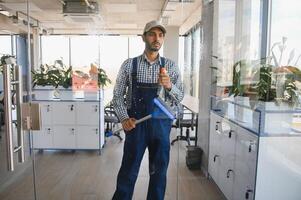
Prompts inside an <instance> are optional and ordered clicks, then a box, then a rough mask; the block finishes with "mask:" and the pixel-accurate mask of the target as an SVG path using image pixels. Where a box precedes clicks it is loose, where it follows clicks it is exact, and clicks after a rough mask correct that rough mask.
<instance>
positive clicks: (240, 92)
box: [229, 60, 247, 96]
mask: <svg viewBox="0 0 301 200" xmlns="http://www.w3.org/2000/svg"><path fill="white" fill-rule="evenodd" d="M246 66H247V63H246V60H240V61H238V62H236V63H235V64H234V65H233V77H232V86H231V89H230V93H229V96H231V95H234V96H244V95H245V85H243V84H241V82H240V79H241V69H242V68H245V67H246Z"/></svg>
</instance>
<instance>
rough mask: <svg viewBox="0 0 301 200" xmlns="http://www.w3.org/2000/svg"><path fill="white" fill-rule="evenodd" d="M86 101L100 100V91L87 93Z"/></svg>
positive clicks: (85, 93)
mask: <svg viewBox="0 0 301 200" xmlns="http://www.w3.org/2000/svg"><path fill="white" fill-rule="evenodd" d="M84 95H85V100H98V99H99V91H85V92H84Z"/></svg>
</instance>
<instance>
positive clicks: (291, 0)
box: [269, 0, 301, 69]
mask: <svg viewBox="0 0 301 200" xmlns="http://www.w3.org/2000/svg"><path fill="white" fill-rule="evenodd" d="M300 8H301V1H299V0H287V1H283V0H273V1H272V10H271V12H272V18H271V32H270V33H271V35H270V48H269V49H271V48H273V53H274V54H275V57H276V59H277V61H278V65H279V66H289V65H290V66H295V67H298V68H299V69H301V57H300V56H301V40H300V34H301V26H300V22H301V12H300ZM283 40H284V41H285V45H284V49H283V53H282V55H281V51H280V49H279V46H278V45H275V44H277V43H279V42H280V43H281V42H282V41H283ZM273 46H274V47H273ZM290 57H291V58H290ZM274 64H276V63H274Z"/></svg>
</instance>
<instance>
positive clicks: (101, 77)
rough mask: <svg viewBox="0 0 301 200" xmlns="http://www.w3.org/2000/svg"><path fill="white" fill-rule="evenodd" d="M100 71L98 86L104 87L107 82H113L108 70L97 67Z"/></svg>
mask: <svg viewBox="0 0 301 200" xmlns="http://www.w3.org/2000/svg"><path fill="white" fill-rule="evenodd" d="M97 72H98V87H103V86H106V85H107V83H109V84H110V83H112V81H111V80H110V79H109V77H108V75H107V74H106V71H105V70H103V69H101V68H98V69H97Z"/></svg>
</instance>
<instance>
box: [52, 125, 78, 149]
mask: <svg viewBox="0 0 301 200" xmlns="http://www.w3.org/2000/svg"><path fill="white" fill-rule="evenodd" d="M53 132H54V134H53V146H54V148H56V149H75V148H76V145H75V143H76V142H75V134H76V128H75V127H73V126H55V127H54V128H53Z"/></svg>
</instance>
